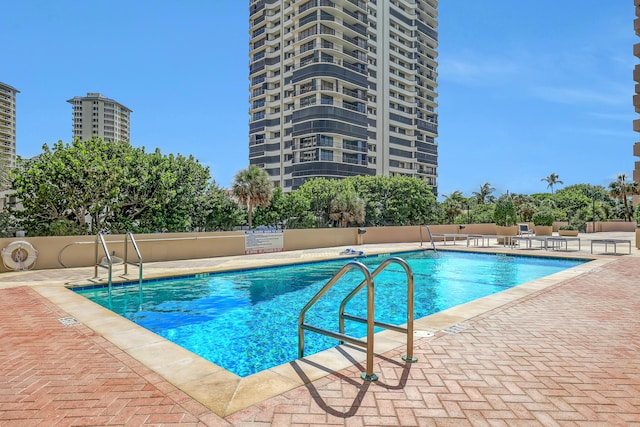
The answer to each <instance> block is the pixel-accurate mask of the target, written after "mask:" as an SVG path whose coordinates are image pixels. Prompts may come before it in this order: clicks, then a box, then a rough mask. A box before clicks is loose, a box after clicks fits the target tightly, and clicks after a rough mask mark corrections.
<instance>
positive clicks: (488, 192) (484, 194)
mask: <svg viewBox="0 0 640 427" xmlns="http://www.w3.org/2000/svg"><path fill="white" fill-rule="evenodd" d="M494 191H496V189H495V188H493V187H492V186H491V184H489V183H488V182H485V183H484V184H482V185H481V186H480V190H479V191H474V192H473V193H472V194H473V196H474V197H475V198H476V200H477V201H478V203H479V204H481V205H484V204H487V203H493V202H495V197H494V196H492V193H493V192H494Z"/></svg>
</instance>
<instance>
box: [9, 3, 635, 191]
mask: <svg viewBox="0 0 640 427" xmlns="http://www.w3.org/2000/svg"><path fill="white" fill-rule="evenodd" d="M248 3H249V2H248V1H242V0H233V1H223V0H217V1H210V0H181V1H177V0H171V1H170V0H136V1H130V0H129V1H125V0H110V1H106V0H93V1H71V0H57V1H55V2H51V1H47V0H38V1H36V0H21V1H12V2H9V1H7V2H4V4H3V6H2V8H3V15H4V19H3V25H2V26H1V27H0V39H1V40H3V41H4V44H3V55H2V57H3V63H2V66H1V67H0V81H2V82H4V83H7V84H9V85H11V86H13V87H15V88H17V89H18V90H20V92H21V93H20V94H19V95H18V100H17V104H18V129H17V145H18V147H17V151H18V154H19V155H22V156H24V157H30V156H33V155H36V154H38V153H39V152H40V151H41V146H42V144H43V143H45V142H46V143H53V142H55V141H57V140H60V139H61V140H63V141H66V142H68V141H70V139H71V105H70V104H68V103H67V102H65V101H66V100H68V99H70V98H73V97H74V96H84V95H86V93H87V92H100V93H102V94H103V95H105V96H107V97H109V98H112V99H115V100H117V101H118V102H120V103H122V104H124V105H126V106H127V107H129V108H131V109H132V110H133V113H132V114H131V127H132V130H131V143H132V144H133V145H135V146H145V147H146V148H147V149H148V150H152V149H155V148H156V147H159V148H160V149H161V151H162V152H163V153H165V154H169V153H180V154H183V155H189V154H192V155H194V156H195V157H196V158H197V159H199V160H200V161H201V162H202V163H203V164H205V165H207V166H209V167H210V168H211V174H212V177H213V178H214V179H215V180H216V182H217V183H218V184H219V185H221V186H229V185H230V184H231V182H232V181H233V176H234V175H235V173H236V172H237V171H239V170H240V169H242V168H245V167H246V166H247V165H248V160H247V155H248V154H247V153H248V147H247V141H248V136H247V135H248V107H249V104H248V76H247V70H248V63H249V59H248V27H249V24H248ZM634 17H635V11H634V6H633V2H632V1H631V0H612V1H607V2H602V1H601V0H580V1H578V0H562V1H557V0H553V1H552V0H537V1H535V2H528V3H527V2H518V1H513V0H441V1H440V6H439V29H438V31H439V48H438V51H439V62H440V66H439V69H438V71H439V80H438V83H439V88H438V92H439V96H438V102H439V108H438V113H439V120H440V128H439V137H438V139H437V141H438V144H439V153H440V156H439V163H440V165H439V177H438V183H439V190H440V194H441V195H444V194H450V193H451V192H452V191H455V190H460V191H462V192H463V193H464V194H465V195H467V196H469V195H471V192H472V191H476V190H477V189H478V188H479V187H480V186H481V185H482V184H483V183H485V182H489V183H491V184H492V185H493V186H494V187H495V188H496V194H501V193H504V192H506V191H507V190H508V191H509V192H511V193H514V192H515V193H536V192H545V191H548V189H547V188H546V183H545V182H542V181H541V179H542V178H544V177H546V176H547V175H549V174H550V173H552V172H553V173H557V174H558V175H559V176H560V179H561V180H562V181H564V185H570V184H577V183H590V184H596V185H604V186H606V185H608V183H609V182H611V181H613V180H615V178H616V176H617V175H618V174H620V173H626V174H627V175H628V176H631V175H632V170H633V164H634V161H635V158H634V157H633V155H632V147H633V143H634V142H635V140H636V139H637V136H636V134H635V133H634V132H633V131H632V121H633V120H634V119H635V118H636V114H635V112H634V109H633V105H632V96H633V92H634V82H633V74H632V73H633V67H634V66H635V64H636V59H635V58H634V56H633V44H634V43H635V42H636V41H637V37H636V36H635V34H634V30H633V19H634ZM561 187H562V186H558V187H556V188H561Z"/></svg>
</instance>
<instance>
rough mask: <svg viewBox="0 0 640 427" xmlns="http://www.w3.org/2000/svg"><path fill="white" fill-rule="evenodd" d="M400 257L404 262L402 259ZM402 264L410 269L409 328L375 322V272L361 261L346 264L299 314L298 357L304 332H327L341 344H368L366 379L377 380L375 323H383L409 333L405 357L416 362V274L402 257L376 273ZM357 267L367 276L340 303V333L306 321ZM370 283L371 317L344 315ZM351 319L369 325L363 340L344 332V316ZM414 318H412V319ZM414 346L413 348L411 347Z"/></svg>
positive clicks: (363, 376) (408, 270)
mask: <svg viewBox="0 0 640 427" xmlns="http://www.w3.org/2000/svg"><path fill="white" fill-rule="evenodd" d="M398 260H400V261H401V262H399V261H398ZM394 262H397V263H400V264H401V265H402V266H403V267H404V268H405V271H406V272H407V277H408V282H410V283H409V284H408V286H407V287H408V288H409V289H410V290H411V292H410V294H409V295H410V296H409V297H408V298H409V299H410V302H409V303H408V304H407V309H408V310H409V309H410V310H409V313H410V314H407V319H408V321H407V328H406V330H404V329H403V328H400V327H398V326H395V325H390V324H387V323H383V322H376V321H375V304H374V289H375V285H374V280H373V274H372V273H370V272H369V269H368V268H367V266H365V265H364V264H362V263H360V262H358V261H351V262H349V263H347V264H345V265H344V266H343V267H342V268H341V269H340V270H339V271H338V272H337V273H336V274H335V275H334V276H333V277H332V278H331V279H330V280H329V281H328V282H327V283H326V284H325V285H324V286H323V287H322V289H320V290H319V291H318V292H317V293H316V294H315V295H314V296H313V298H311V300H310V301H309V302H308V303H307V304H306V305H305V306H304V307H303V309H302V310H301V311H300V315H299V316H298V358H302V357H304V331H305V330H308V331H312V332H316V333H318V334H322V335H326V336H328V337H331V338H335V339H337V340H339V341H340V343H344V342H348V343H350V344H354V345H357V346H360V347H364V348H366V350H367V360H366V371H365V372H363V373H362V375H361V377H362V379H364V380H366V381H376V380H377V379H378V376H377V375H376V374H374V373H373V348H374V326H376V325H377V326H379V327H383V328H387V329H393V330H396V331H398V330H399V331H401V332H405V333H407V346H408V349H407V352H408V355H407V356H404V357H403V359H404V360H405V361H407V362H415V361H416V360H417V359H415V358H413V273H412V272H411V268H410V267H409V266H408V264H406V262H404V260H401V259H400V258H389V259H388V260H386V261H384V262H383V263H382V264H381V265H380V266H378V268H376V270H375V271H374V274H375V275H378V274H379V273H380V272H381V271H382V270H384V269H385V268H386V267H387V266H388V265H389V264H391V263H394ZM353 268H358V269H360V270H361V271H362V273H363V274H364V276H365V279H364V280H363V281H362V282H361V283H360V284H359V285H358V286H356V288H355V289H354V290H353V291H352V292H350V293H349V295H347V296H346V297H345V298H344V300H343V301H342V303H341V304H340V313H339V322H340V332H333V331H329V330H327V329H323V328H318V327H316V326H312V325H308V324H306V323H305V321H304V319H305V315H306V313H307V311H308V310H309V309H310V308H311V307H312V306H313V305H314V304H315V303H316V302H317V301H318V300H319V299H320V298H321V297H322V296H323V295H324V294H325V293H326V292H327V291H328V290H329V289H330V288H331V287H333V285H334V284H335V283H336V282H337V281H338V280H339V279H340V278H341V277H342V276H343V275H344V274H345V273H347V272H348V271H349V270H351V269H353ZM365 285H366V286H367V318H366V319H363V318H359V317H355V316H351V315H349V314H344V307H345V306H346V304H347V302H348V301H349V300H350V299H351V298H353V296H355V294H357V293H358V292H359V291H360V290H362V288H363V287H364V286H365ZM343 316H344V318H347V319H349V320H355V321H358V322H362V323H366V325H367V339H366V341H365V340H362V339H360V338H355V337H352V336H350V335H346V334H345V333H344V318H343ZM409 319H410V320H409ZM409 345H410V347H409Z"/></svg>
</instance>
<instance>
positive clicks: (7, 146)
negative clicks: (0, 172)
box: [0, 82, 20, 171]
mask: <svg viewBox="0 0 640 427" xmlns="http://www.w3.org/2000/svg"><path fill="white" fill-rule="evenodd" d="M18 93H20V91H19V90H18V89H16V88H14V87H11V86H9V85H8V84H5V83H2V82H0V168H2V169H4V170H5V171H6V170H8V169H9V168H12V167H14V166H15V165H16V94H18Z"/></svg>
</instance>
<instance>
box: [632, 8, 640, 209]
mask: <svg viewBox="0 0 640 427" xmlns="http://www.w3.org/2000/svg"><path fill="white" fill-rule="evenodd" d="M634 4H635V6H636V19H635V20H634V22H633V26H634V28H635V30H636V36H639V37H640V0H634ZM633 54H634V55H635V56H636V58H640V43H636V44H635V45H633ZM633 80H635V82H636V91H635V92H636V93H635V95H633V106H634V107H635V109H636V113H640V64H637V65H636V67H635V69H634V70H633ZM633 130H634V131H636V132H640V119H635V120H634V121H633ZM633 155H634V157H635V158H636V162H635V168H634V170H633V180H634V181H637V182H640V142H636V143H635V144H633ZM639 202H640V196H634V205H637V204H638V203H639Z"/></svg>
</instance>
